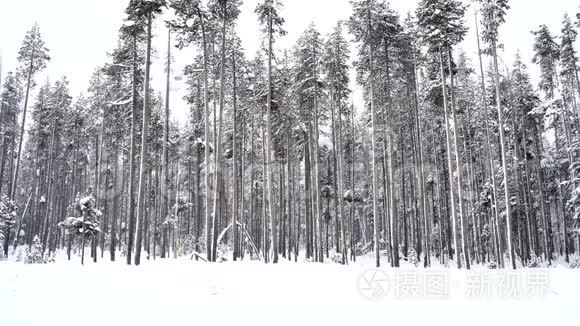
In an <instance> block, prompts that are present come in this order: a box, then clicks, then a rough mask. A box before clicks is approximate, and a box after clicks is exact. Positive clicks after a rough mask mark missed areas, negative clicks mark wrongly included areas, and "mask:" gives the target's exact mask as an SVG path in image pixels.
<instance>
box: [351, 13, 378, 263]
mask: <svg viewBox="0 0 580 326" xmlns="http://www.w3.org/2000/svg"><path fill="white" fill-rule="evenodd" d="M367 10H368V14H367V16H368V17H367V19H368V29H369V33H370V31H371V28H372V27H371V12H370V10H371V8H367ZM369 47H370V49H369V66H370V69H369V88H370V89H369V93H370V106H371V147H372V151H373V154H372V160H371V169H372V170H371V173H372V186H373V189H372V191H373V219H374V223H373V227H374V229H373V231H374V232H373V242H374V251H375V266H376V267H380V265H381V263H380V253H379V223H378V220H379V218H378V217H379V196H378V186H379V182H378V178H377V168H376V165H377V157H376V153H377V152H378V145H377V135H376V130H377V126H376V121H375V120H376V112H375V111H376V108H375V80H374V71H373V69H374V67H373V51H374V48H373V45H372V43H371V44H369ZM353 196H354V194H353ZM353 199H354V198H353Z"/></svg>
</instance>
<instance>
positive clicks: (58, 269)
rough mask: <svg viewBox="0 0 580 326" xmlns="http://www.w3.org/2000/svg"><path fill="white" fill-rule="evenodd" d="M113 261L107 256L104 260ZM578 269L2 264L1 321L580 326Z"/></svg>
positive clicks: (362, 262)
mask: <svg viewBox="0 0 580 326" xmlns="http://www.w3.org/2000/svg"><path fill="white" fill-rule="evenodd" d="M105 257H106V256H105ZM579 304H580V269H568V268H565V267H563V266H559V267H555V268H550V269H520V270H518V271H516V272H512V271H507V270H494V271H491V270H488V269H484V268H482V267H479V268H478V267H476V268H475V269H474V270H472V271H469V272H468V271H465V270H461V271H458V270H456V269H455V268H446V267H443V266H440V267H434V268H431V269H429V270H425V269H423V268H415V267H414V266H411V265H405V266H404V267H402V268H401V269H392V268H384V269H382V268H381V269H380V270H378V271H377V270H376V269H374V268H373V265H372V259H370V257H369V258H367V257H363V258H361V259H359V260H358V261H357V263H351V264H350V265H348V266H342V265H337V264H333V263H327V264H319V263H306V262H302V263H298V264H297V263H294V262H287V261H284V260H282V261H281V263H279V264H277V265H272V264H268V265H265V264H263V263H261V262H255V261H243V262H237V263H234V262H225V263H204V262H201V261H200V262H196V261H192V260H189V259H187V258H182V259H177V260H174V259H166V260H165V259H164V260H160V259H158V260H156V261H144V262H143V263H142V265H141V266H139V267H135V266H126V265H125V264H124V262H122V261H119V262H116V263H110V262H107V260H106V259H103V260H102V261H100V262H99V263H98V264H93V263H92V262H89V263H87V264H86V265H85V266H84V267H83V266H81V265H80V263H79V262H78V260H75V261H71V262H68V261H66V259H64V257H60V256H59V257H58V258H57V260H56V262H55V263H51V264H45V265H25V264H21V263H16V262H0V314H1V316H2V318H1V321H0V325H10V326H13V325H83V326H84V325H121V324H123V325H215V324H230V325H232V323H238V324H240V325H245V324H249V323H250V322H251V323H252V324H253V325H255V324H258V325H312V324H314V323H317V324H319V325H333V324H334V325H344V324H349V325H364V324H368V325H418V324H422V325H442V324H444V325H490V324H492V323H495V325H505V324H507V323H508V322H510V324H512V325H539V324H544V325H545V323H558V325H580V314H579V313H578V307H579Z"/></svg>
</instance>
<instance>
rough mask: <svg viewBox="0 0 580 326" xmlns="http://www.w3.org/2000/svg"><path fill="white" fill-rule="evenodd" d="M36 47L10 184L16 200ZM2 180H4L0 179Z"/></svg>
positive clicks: (31, 57) (11, 194)
mask: <svg viewBox="0 0 580 326" xmlns="http://www.w3.org/2000/svg"><path fill="white" fill-rule="evenodd" d="M34 52H35V51H34V49H33V50H32V55H31V56H30V65H29V66H28V77H27V82H26V95H25V96H24V109H23V110H22V124H21V125H20V137H19V139H18V154H17V156H16V168H15V169H14V176H13V178H12V183H11V186H10V198H11V199H12V200H14V199H15V198H14V197H15V196H16V186H17V184H18V170H19V169H20V158H21V156H22V141H23V140H24V126H25V125H26V109H27V108H28V97H29V95H30V87H31V84H30V83H31V81H32V69H33V64H34V55H35V53H34ZM0 182H2V180H0Z"/></svg>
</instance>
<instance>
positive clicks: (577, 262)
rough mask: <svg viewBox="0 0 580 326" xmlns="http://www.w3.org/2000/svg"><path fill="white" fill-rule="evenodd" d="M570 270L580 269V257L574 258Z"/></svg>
mask: <svg viewBox="0 0 580 326" xmlns="http://www.w3.org/2000/svg"><path fill="white" fill-rule="evenodd" d="M570 268H580V256H576V257H572V260H571V261H570Z"/></svg>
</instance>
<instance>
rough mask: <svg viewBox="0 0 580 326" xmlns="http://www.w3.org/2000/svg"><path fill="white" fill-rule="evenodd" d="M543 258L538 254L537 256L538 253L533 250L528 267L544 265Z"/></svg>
mask: <svg viewBox="0 0 580 326" xmlns="http://www.w3.org/2000/svg"><path fill="white" fill-rule="evenodd" d="M541 263H542V262H541V260H540V258H539V257H538V256H536V253H535V252H533V251H532V254H531V255H530V261H528V264H527V265H526V267H527V268H540V267H542V265H541Z"/></svg>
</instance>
